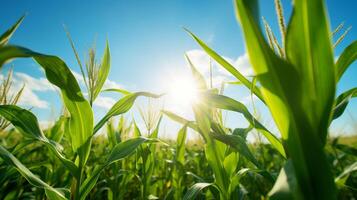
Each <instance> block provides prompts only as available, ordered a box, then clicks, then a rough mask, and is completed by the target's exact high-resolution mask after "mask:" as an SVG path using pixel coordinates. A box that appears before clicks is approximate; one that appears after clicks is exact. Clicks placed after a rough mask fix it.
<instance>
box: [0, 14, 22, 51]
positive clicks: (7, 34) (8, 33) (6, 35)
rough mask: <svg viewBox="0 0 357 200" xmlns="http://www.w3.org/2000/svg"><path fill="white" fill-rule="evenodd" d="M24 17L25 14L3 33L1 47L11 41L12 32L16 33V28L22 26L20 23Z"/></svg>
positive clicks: (0, 39) (0, 41)
mask: <svg viewBox="0 0 357 200" xmlns="http://www.w3.org/2000/svg"><path fill="white" fill-rule="evenodd" d="M24 18H25V15H23V16H22V17H21V18H20V19H18V20H17V22H16V23H15V24H14V25H13V26H12V27H11V28H9V29H8V30H7V31H6V32H5V33H3V34H2V35H1V36H0V47H1V46H4V45H6V44H7V43H8V42H9V40H10V38H11V36H12V34H14V32H15V31H16V29H17V28H18V27H19V26H20V24H21V22H22V21H23V20H24Z"/></svg>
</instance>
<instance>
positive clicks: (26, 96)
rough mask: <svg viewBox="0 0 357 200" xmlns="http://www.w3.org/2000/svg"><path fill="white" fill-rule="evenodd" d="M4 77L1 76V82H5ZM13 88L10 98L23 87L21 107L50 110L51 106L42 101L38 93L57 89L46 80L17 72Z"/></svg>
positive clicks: (19, 102) (20, 100)
mask: <svg viewBox="0 0 357 200" xmlns="http://www.w3.org/2000/svg"><path fill="white" fill-rule="evenodd" d="M3 79H4V76H3V75H1V76H0V80H3ZM12 81H13V82H12V86H11V89H10V94H9V95H10V96H13V95H16V94H15V93H16V92H18V91H19V90H20V89H21V88H22V87H23V86H25V87H24V90H23V92H22V95H21V97H20V99H19V101H18V104H19V105H22V106H30V107H37V108H43V109H45V108H48V107H49V104H48V102H47V101H45V100H43V99H41V98H40V97H39V96H38V94H37V92H50V91H55V90H56V88H55V86H53V85H52V84H51V83H50V82H48V81H47V79H45V78H42V77H41V78H34V77H32V76H29V75H27V74H24V73H21V72H15V73H14V76H13V79H12Z"/></svg>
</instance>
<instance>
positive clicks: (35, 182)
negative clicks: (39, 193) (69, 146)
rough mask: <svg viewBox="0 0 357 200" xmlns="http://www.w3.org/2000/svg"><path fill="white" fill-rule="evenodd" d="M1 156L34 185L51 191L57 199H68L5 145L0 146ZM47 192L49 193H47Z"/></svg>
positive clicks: (51, 195)
mask: <svg viewBox="0 0 357 200" xmlns="http://www.w3.org/2000/svg"><path fill="white" fill-rule="evenodd" d="M0 156H1V157H2V158H3V159H4V160H5V162H6V163H7V164H8V165H10V166H13V167H15V168H16V170H17V171H18V172H19V173H20V174H21V175H22V176H23V177H24V178H25V179H26V180H27V181H28V182H29V183H30V184H31V185H33V186H35V187H39V188H43V189H45V190H48V191H50V196H47V197H48V198H50V197H55V199H61V200H63V199H66V197H65V196H64V195H63V194H62V193H61V192H60V191H59V190H57V189H55V188H53V187H51V186H50V185H48V184H47V183H45V182H43V181H42V180H41V179H39V178H38V177H37V176H36V175H34V174H33V173H32V172H31V171H30V170H29V169H28V168H26V166H24V165H23V164H22V163H21V162H20V161H19V160H18V159H17V158H16V157H15V156H13V155H12V154H11V153H10V152H8V151H7V150H6V149H5V148H4V147H2V146H0ZM46 194H47V193H46Z"/></svg>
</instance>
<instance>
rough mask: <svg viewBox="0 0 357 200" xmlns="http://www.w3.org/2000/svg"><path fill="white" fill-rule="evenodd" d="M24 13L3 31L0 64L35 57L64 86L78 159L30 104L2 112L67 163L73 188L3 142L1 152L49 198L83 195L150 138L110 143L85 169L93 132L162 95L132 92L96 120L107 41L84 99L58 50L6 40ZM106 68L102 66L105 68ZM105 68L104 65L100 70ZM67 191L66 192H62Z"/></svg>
mask: <svg viewBox="0 0 357 200" xmlns="http://www.w3.org/2000/svg"><path fill="white" fill-rule="evenodd" d="M22 20H23V17H22V18H21V19H20V20H18V21H17V23H16V24H15V25H14V26H13V27H11V28H10V29H9V30H8V31H6V32H5V33H4V34H3V35H1V36H0V66H1V67H2V66H3V64H4V63H5V62H7V61H9V60H10V59H14V58H19V57H24V58H27V57H31V58H33V59H34V60H35V61H36V62H37V63H38V64H39V65H40V66H41V67H42V68H43V69H44V71H45V75H46V78H47V80H48V81H49V82H50V83H52V84H53V85H55V86H57V87H58V88H59V89H60V93H61V97H62V101H63V104H64V106H65V108H66V110H67V112H68V114H69V116H68V118H67V120H66V123H65V132H66V136H67V137H68V139H69V141H70V144H71V147H72V150H73V152H74V153H75V154H76V158H75V160H69V159H67V158H66V157H65V156H64V155H63V152H62V151H61V146H60V145H59V144H58V143H57V142H55V141H53V140H51V139H48V138H47V137H46V136H45V135H44V133H43V131H42V130H41V128H40V126H39V123H38V120H37V118H36V116H35V115H34V114H33V113H32V112H31V111H29V110H25V109H22V108H20V107H18V106H15V105H0V115H1V116H2V117H4V118H5V119H6V120H7V121H9V122H11V123H12V125H13V126H14V127H15V128H17V129H18V130H19V132H20V133H22V134H23V136H24V137H25V138H27V139H29V140H33V141H38V142H40V143H42V144H43V145H44V146H45V147H47V148H48V149H49V150H50V152H51V153H53V155H55V156H56V157H57V158H58V160H59V161H61V163H62V164H63V166H65V167H66V169H67V170H68V171H69V172H70V174H71V175H72V177H73V181H72V187H71V191H70V192H69V191H68V189H69V188H65V190H62V189H57V188H53V187H52V186H50V185H48V184H47V183H46V182H45V181H43V180H41V179H39V178H38V177H37V176H36V175H34V174H33V173H32V172H31V171H30V170H29V169H28V168H27V167H26V166H24V165H23V164H22V163H21V162H20V161H19V160H18V159H17V158H16V157H15V156H13V154H11V152H9V151H8V150H7V149H5V148H4V147H2V146H0V156H1V157H2V158H3V159H4V161H6V163H8V164H9V165H10V166H13V167H14V168H15V169H16V170H17V171H18V172H19V173H20V174H21V175H22V176H23V177H24V178H25V179H26V180H27V181H28V182H29V183H31V184H32V185H33V186H35V187H39V188H44V189H45V191H46V195H47V197H48V198H49V199H68V198H71V199H85V198H86V196H87V195H88V193H89V192H90V190H91V189H92V188H93V187H94V185H95V183H96V181H97V179H98V177H99V175H100V173H101V172H102V171H103V170H104V169H105V168H106V167H107V166H109V165H111V164H112V163H114V162H116V161H118V160H121V159H123V158H125V157H126V156H128V155H130V154H131V153H132V152H134V151H135V150H136V148H137V147H138V146H139V145H140V144H142V143H144V142H146V141H148V139H146V138H143V137H139V138H134V139H129V140H126V141H124V142H121V143H119V144H117V145H115V147H114V148H113V149H112V151H111V153H110V154H109V155H108V156H107V159H106V162H105V163H103V164H100V165H98V166H96V168H95V169H94V170H93V171H92V172H91V173H90V174H86V173H85V170H84V169H85V167H86V163H87V160H88V157H89V153H90V148H91V142H92V138H93V135H94V134H95V133H96V132H97V131H98V130H99V129H100V128H101V127H102V126H103V125H104V124H105V123H106V122H107V121H108V120H109V119H110V118H112V117H113V116H116V115H120V114H123V113H125V112H127V111H128V110H129V109H130V108H131V107H132V105H133V103H134V101H135V100H136V98H137V97H139V96H150V97H158V96H157V95H154V94H151V93H146V92H137V93H130V94H128V95H126V96H124V97H123V98H122V99H120V100H119V101H118V102H116V103H115V104H114V105H113V107H112V108H111V109H110V110H109V111H108V112H107V114H106V115H105V116H104V117H103V118H102V119H101V120H100V121H99V122H98V123H97V124H96V125H94V120H93V111H92V108H91V103H92V102H93V101H94V99H95V97H96V96H98V94H99V92H98V91H101V88H102V86H103V84H104V82H105V80H106V79H107V76H108V73H107V72H109V66H110V64H109V63H110V55H109V46H108V45H107V46H106V51H105V55H104V56H103V59H104V61H103V62H102V63H104V64H102V65H101V66H100V69H99V73H98V76H97V77H96V79H95V84H93V85H92V87H91V88H90V89H91V91H93V93H92V95H90V96H91V98H90V100H89V101H88V100H86V99H85V98H84V96H83V94H82V91H81V89H80V87H79V84H78V82H77V81H76V79H75V77H74V76H73V74H72V72H71V71H70V69H69V68H68V66H67V65H66V64H65V62H64V61H62V60H61V59H60V58H59V57H57V56H51V55H45V54H41V53H38V52H35V51H32V50H30V49H27V48H24V47H20V46H15V45H9V44H7V43H8V41H9V39H10V37H11V35H12V34H13V32H14V31H15V30H16V28H17V27H18V26H19V24H20V23H21V21H22ZM103 68H104V70H103ZM101 71H104V72H103V73H101ZM63 191H66V192H63Z"/></svg>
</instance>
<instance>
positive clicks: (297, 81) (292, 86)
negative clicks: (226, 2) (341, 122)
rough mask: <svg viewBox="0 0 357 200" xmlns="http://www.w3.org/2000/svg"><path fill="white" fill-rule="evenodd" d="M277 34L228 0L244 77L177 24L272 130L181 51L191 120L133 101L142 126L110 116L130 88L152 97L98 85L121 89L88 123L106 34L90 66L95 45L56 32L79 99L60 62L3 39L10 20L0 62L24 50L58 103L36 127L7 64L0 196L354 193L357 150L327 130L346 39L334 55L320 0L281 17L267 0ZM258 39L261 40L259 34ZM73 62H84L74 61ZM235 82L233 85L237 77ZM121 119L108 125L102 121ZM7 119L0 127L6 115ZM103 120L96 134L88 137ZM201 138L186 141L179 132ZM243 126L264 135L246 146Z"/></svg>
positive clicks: (336, 109) (339, 106) (352, 52)
mask: <svg viewBox="0 0 357 200" xmlns="http://www.w3.org/2000/svg"><path fill="white" fill-rule="evenodd" d="M275 3H276V8H277V14H278V21H279V25H280V30H281V37H280V38H281V42H280V43H279V42H278V40H277V39H276V36H275V35H274V34H273V33H272V31H271V28H270V27H269V24H268V23H266V21H265V20H264V19H263V24H264V26H265V33H266V35H265V36H264V35H263V33H262V31H261V29H260V26H259V24H260V23H261V21H260V16H259V15H258V12H257V11H258V8H257V6H258V5H257V2H256V1H254V0H236V1H235V4H234V5H235V7H236V11H237V18H238V20H239V22H240V24H241V27H242V30H243V33H244V39H245V43H246V47H247V51H248V54H249V57H250V61H251V64H252V67H253V69H254V71H255V74H256V76H255V77H254V78H248V77H244V76H243V75H242V74H241V73H240V72H239V71H237V69H236V68H234V67H233V66H232V65H231V64H230V63H229V62H227V61H226V60H225V59H224V58H223V57H221V56H220V55H218V54H217V53H216V52H215V51H214V50H212V49H211V48H210V47H209V46H207V45H206V44H205V43H204V42H203V41H202V40H200V39H199V38H198V37H197V36H196V35H194V34H193V33H191V32H190V31H189V30H186V31H187V32H188V33H189V35H191V36H192V37H193V39H194V40H195V41H196V42H197V43H198V44H199V45H200V46H201V47H202V49H203V50H204V51H205V52H206V53H207V54H208V55H209V56H210V57H211V58H212V59H213V60H215V61H216V62H217V63H219V64H220V65H221V66H222V67H223V68H224V69H225V70H227V71H228V72H229V73H231V74H232V75H233V76H234V77H235V78H236V79H237V81H238V82H239V83H240V85H242V86H244V87H247V88H248V89H249V90H250V91H251V92H252V95H255V96H256V97H258V99H259V100H260V101H261V102H263V103H264V105H266V106H267V108H268V109H269V111H270V113H271V114H272V116H273V119H274V122H275V124H276V125H277V127H278V130H279V133H280V135H281V138H279V137H277V136H276V135H278V134H274V133H272V131H270V130H268V128H266V127H265V126H264V125H263V124H262V123H261V122H259V119H258V118H257V117H256V116H254V115H253V114H252V113H250V112H249V110H248V109H247V108H246V106H245V105H244V104H242V103H241V102H239V101H237V100H235V99H233V98H230V97H228V96H225V95H224V91H223V88H220V89H218V88H212V86H210V85H208V84H207V82H206V80H205V78H204V77H203V76H202V74H200V72H199V71H198V70H197V69H196V67H195V66H194V65H193V64H192V62H191V61H190V58H189V57H188V56H186V58H187V61H188V63H189V65H190V67H191V70H192V75H193V77H194V80H195V82H196V83H197V84H196V85H197V87H198V88H197V93H198V94H197V95H198V96H199V101H197V102H194V103H193V105H192V110H193V112H194V117H195V119H194V121H190V120H187V119H185V118H183V117H181V116H179V115H177V114H175V113H173V112H171V111H169V110H162V111H156V109H152V107H151V106H150V105H149V106H148V108H147V109H144V110H141V111H140V113H141V116H142V118H143V121H144V122H145V126H146V129H145V130H140V129H139V128H138V126H137V125H136V123H135V121H132V122H129V121H127V120H126V119H125V118H124V117H122V114H124V113H126V112H127V111H129V110H130V109H131V107H132V106H133V104H134V102H135V100H136V99H137V98H138V97H140V96H142V97H146V98H149V99H150V100H152V101H154V100H155V99H156V98H160V97H161V96H162V95H157V94H152V93H148V92H134V93H133V92H129V91H125V90H122V89H118V88H112V89H107V90H106V91H111V92H119V93H121V94H122V95H123V97H122V98H121V99H119V100H118V101H117V102H116V103H115V104H114V106H113V107H112V108H111V109H109V111H108V112H107V113H106V114H105V116H104V117H103V118H102V119H100V120H99V122H97V123H95V122H94V117H93V116H94V113H93V109H92V104H93V102H94V101H95V99H96V98H97V97H98V95H99V94H100V92H102V91H103V90H102V88H103V85H104V82H105V81H106V79H107V77H108V74H109V71H110V49H109V43H108V42H107V45H106V47H105V50H104V55H103V57H102V59H101V62H100V63H96V59H95V51H94V50H90V52H89V56H88V57H89V59H88V60H87V61H86V62H82V61H81V60H80V59H79V57H78V55H77V52H76V49H75V46H74V44H73V42H72V40H71V37H70V35H69V33H68V38H69V40H70V43H71V45H72V48H73V50H74V54H75V56H76V58H77V61H78V64H79V66H80V69H81V73H82V76H83V80H84V82H85V89H86V93H87V94H88V97H85V96H84V95H83V93H84V92H82V90H81V88H80V86H79V84H78V82H77V80H76V79H75V77H74V75H73V74H72V72H71V70H70V68H69V67H68V66H67V65H66V63H65V62H64V61H63V60H61V59H60V58H59V57H57V56H52V55H45V54H42V53H38V52H34V51H32V50H30V49H28V48H24V47H21V46H15V45H10V44H8V41H9V39H10V38H11V36H12V34H13V33H14V32H15V30H16V29H17V28H18V26H19V25H20V24H21V22H22V20H23V18H21V19H20V20H19V21H18V22H17V23H16V24H15V25H14V26H13V27H11V28H10V29H9V30H7V31H6V32H5V33H4V34H3V35H1V36H0V66H1V67H2V66H3V65H4V64H5V63H6V62H8V61H9V60H11V59H15V58H20V57H22V58H32V59H33V60H34V61H35V62H36V63H37V64H38V66H40V67H41V68H42V69H43V70H44V71H45V75H46V78H47V80H48V81H49V82H50V83H52V84H53V85H55V86H57V87H58V89H59V91H60V94H61V97H62V102H63V106H64V107H65V111H64V112H63V115H62V116H61V117H60V118H59V119H58V120H57V121H56V122H55V124H54V125H53V126H52V127H50V128H48V129H46V130H42V129H41V128H40V126H39V122H38V120H37V118H36V116H35V115H34V114H33V113H32V112H31V110H26V109H23V108H21V107H19V106H17V105H16V102H17V100H18V99H19V97H20V96H21V93H22V89H21V90H20V91H18V92H17V93H16V95H14V96H12V97H10V96H8V94H9V90H10V88H11V72H10V73H9V75H8V79H5V80H3V84H2V85H1V94H0V95H1V96H0V100H1V105H0V115H1V117H2V118H1V121H0V129H1V131H2V133H1V144H0V157H1V158H2V159H1V160H0V172H1V174H0V184H1V187H0V198H1V199H27V198H31V199H44V198H47V199H106V198H107V199H201V198H202V199H259V198H263V197H269V198H271V199H336V198H337V197H339V198H352V196H353V195H355V193H356V191H357V178H356V176H355V175H354V174H353V173H352V172H354V171H355V170H357V162H356V157H355V156H356V155H357V149H355V148H354V147H352V146H351V144H352V145H353V144H354V145H356V142H355V143H350V144H344V143H340V142H339V140H338V139H331V138H329V137H328V128H329V126H330V124H331V122H332V121H333V120H335V119H337V118H338V117H340V116H341V115H342V114H343V112H344V110H345V109H346V107H347V105H348V103H349V101H350V100H351V99H352V98H354V97H356V96H357V88H353V89H351V90H348V91H346V92H344V93H342V94H340V95H339V96H338V97H337V98H336V87H337V85H338V81H339V80H340V78H341V77H342V75H343V74H344V72H345V71H346V69H347V68H348V67H349V66H350V65H351V64H352V63H353V62H354V61H355V60H356V58H357V43H356V41H354V42H353V43H352V44H351V45H349V46H348V47H347V48H346V49H345V50H344V51H343V52H342V54H341V55H340V56H339V58H338V59H337V61H336V62H335V61H334V55H333V48H334V47H335V46H336V45H338V43H339V42H340V41H341V40H342V39H343V37H344V35H345V34H343V35H342V37H340V38H338V39H337V40H336V43H335V44H332V42H331V40H332V39H334V38H333V37H334V36H335V34H336V33H337V32H339V31H340V29H341V26H339V27H338V28H337V29H336V30H335V31H333V32H331V31H330V28H329V25H328V24H329V21H328V18H327V15H326V10H325V7H324V2H323V1H322V0H309V1H308V0H296V1H295V2H294V7H293V14H292V16H291V19H290V21H289V23H288V24H287V25H285V19H284V17H283V15H282V13H283V12H282V6H281V4H280V1H279V0H276V1H275ZM266 39H267V40H266ZM83 63H84V64H83ZM239 87H240V86H239ZM224 110H228V111H233V112H236V113H238V114H241V115H243V116H244V118H245V119H246V120H247V121H248V122H249V127H247V128H236V129H230V128H227V127H226V125H225V122H224V119H223V116H222V112H223V111H224ZM115 116H121V117H120V120H119V123H118V125H116V124H114V121H113V120H112V118H113V117H115ZM162 117H168V118H169V119H171V120H173V121H176V122H178V123H179V124H181V125H182V128H181V129H180V130H179V132H178V133H177V140H176V141H162V140H160V139H159V138H158V133H159V129H160V122H161V119H162ZM10 123H11V124H12V126H10V127H13V128H14V129H13V128H7V127H8V126H9V124H10ZM103 127H106V131H105V132H106V134H105V135H99V136H95V134H96V133H97V132H98V131H99V130H100V129H101V128H103ZM188 129H192V130H194V131H195V132H197V133H198V134H200V135H201V138H202V140H200V141H189V142H188V143H187V144H186V143H185V141H186V136H187V130H188ZM253 131H255V132H257V133H258V134H259V135H260V136H262V137H264V138H265V139H266V141H267V142H268V143H267V144H266V143H262V142H258V141H257V142H255V143H248V142H247V135H248V134H251V133H252V132H253Z"/></svg>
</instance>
